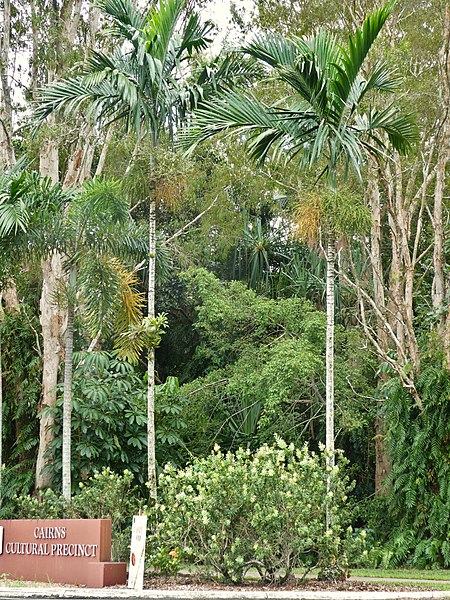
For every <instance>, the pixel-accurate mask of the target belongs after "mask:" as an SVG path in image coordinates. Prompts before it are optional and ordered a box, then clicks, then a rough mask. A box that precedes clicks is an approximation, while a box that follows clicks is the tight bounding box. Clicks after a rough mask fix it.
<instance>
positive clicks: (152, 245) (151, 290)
mask: <svg viewBox="0 0 450 600" xmlns="http://www.w3.org/2000/svg"><path fill="white" fill-rule="evenodd" d="M148 233H149V260H148V316H149V317H150V318H154V316H155V258H156V200H155V196H154V194H152V197H151V199H150V216H149V232H148ZM147 444H148V450H147V452H148V454H147V458H148V485H149V494H150V497H151V498H154V499H156V456H155V350H154V349H153V348H151V349H149V351H148V374H147Z"/></svg>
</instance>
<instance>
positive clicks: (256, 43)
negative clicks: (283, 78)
mask: <svg viewBox="0 0 450 600" xmlns="http://www.w3.org/2000/svg"><path fill="white" fill-rule="evenodd" d="M243 52H245V53H246V54H249V55H250V56H252V57H253V58H256V59H257V60H260V61H262V62H264V63H266V64H267V65H269V66H270V67H275V68H281V67H290V66H291V65H294V64H295V63H296V61H297V58H298V55H299V51H298V48H297V46H296V44H295V42H294V41H293V40H290V39H286V38H283V37H281V36H279V35H266V36H256V37H255V38H254V40H253V41H252V42H251V43H250V44H248V45H246V46H244V47H243Z"/></svg>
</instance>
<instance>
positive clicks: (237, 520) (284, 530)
mask: <svg viewBox="0 0 450 600" xmlns="http://www.w3.org/2000/svg"><path fill="white" fill-rule="evenodd" d="M342 463H343V459H342V458H339V457H338V465H336V466H335V467H334V468H333V469H332V470H331V472H330V471H329V472H328V473H327V469H326V466H325V453H324V452H322V453H321V454H320V455H318V454H315V453H313V452H310V451H309V450H308V448H307V447H306V446H304V447H303V448H301V449H296V448H295V447H294V446H293V445H292V444H291V445H287V444H286V443H285V442H284V441H283V440H281V439H277V440H276V443H275V444H274V445H273V446H267V445H264V446H262V447H261V448H259V449H258V450H257V451H256V452H255V453H251V452H250V451H249V450H242V449H240V450H238V451H237V452H236V453H235V454H234V453H227V454H224V453H222V452H221V451H220V449H219V448H217V447H216V448H215V450H214V451H213V452H212V453H211V455H210V456H208V457H207V458H200V459H196V460H194V462H193V463H192V464H191V465H190V466H188V467H186V468H185V469H181V470H177V469H175V468H174V467H173V466H170V465H168V466H166V468H165V470H164V472H163V473H162V475H161V476H160V479H159V486H160V487H159V503H158V504H157V505H156V506H155V507H154V513H153V515H152V520H153V534H152V536H151V539H150V540H149V555H150V560H152V561H153V565H154V566H155V567H157V568H161V569H162V570H164V568H165V565H166V566H167V565H169V566H170V570H171V571H172V572H173V571H174V570H176V567H177V564H176V563H175V562H174V557H176V561H179V563H181V562H183V563H186V562H188V563H190V564H201V565H203V566H204V567H206V568H210V569H211V568H212V569H213V570H214V571H215V572H216V573H218V574H220V575H222V576H223V578H224V579H225V580H227V581H230V582H240V581H242V579H243V577H244V576H245V573H246V572H247V570H248V569H250V568H256V569H257V571H258V572H259V574H260V575H261V577H262V578H263V579H265V580H267V581H271V582H275V581H276V582H279V583H282V582H283V581H285V580H286V579H287V578H288V577H289V575H290V573H291V572H292V569H294V568H303V569H304V572H305V573H306V572H307V571H308V570H310V569H311V568H312V567H313V566H316V565H319V566H321V567H322V569H324V570H327V569H329V568H331V570H332V572H336V567H338V565H340V564H341V563H342V561H344V562H345V560H344V554H345V553H344V552H343V544H342V541H341V536H342V533H343V515H344V514H345V511H344V510H343V509H344V505H345V502H346V499H347V493H348V489H349V483H348V480H347V478H346V477H345V476H343V475H341V466H342ZM327 475H330V480H331V483H330V486H329V487H328V488H327ZM327 490H328V491H327ZM327 509H328V511H329V517H330V522H331V527H330V528H328V529H327V527H326V512H327ZM343 567H344V568H345V564H344V565H343ZM167 570H169V569H167Z"/></svg>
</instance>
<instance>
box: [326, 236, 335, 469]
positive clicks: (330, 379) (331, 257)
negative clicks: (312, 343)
mask: <svg viewBox="0 0 450 600" xmlns="http://www.w3.org/2000/svg"><path fill="white" fill-rule="evenodd" d="M335 261H336V242H335V239H334V236H333V234H331V233H330V234H329V236H328V244H327V293H326V303H327V334H326V337H327V340H326V355H325V368H326V390H325V421H326V436H325V438H326V441H325V448H326V451H327V455H328V458H327V465H328V466H333V465H334V278H335Z"/></svg>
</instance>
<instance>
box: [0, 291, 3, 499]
mask: <svg viewBox="0 0 450 600" xmlns="http://www.w3.org/2000/svg"><path fill="white" fill-rule="evenodd" d="M1 302H2V292H1V291H0V316H3V310H2V306H1ZM2 467H3V370H2V338H1V332H0V506H1V505H2V503H3V502H2V499H3V489H2V485H3V477H2V475H3V468H2Z"/></svg>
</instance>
